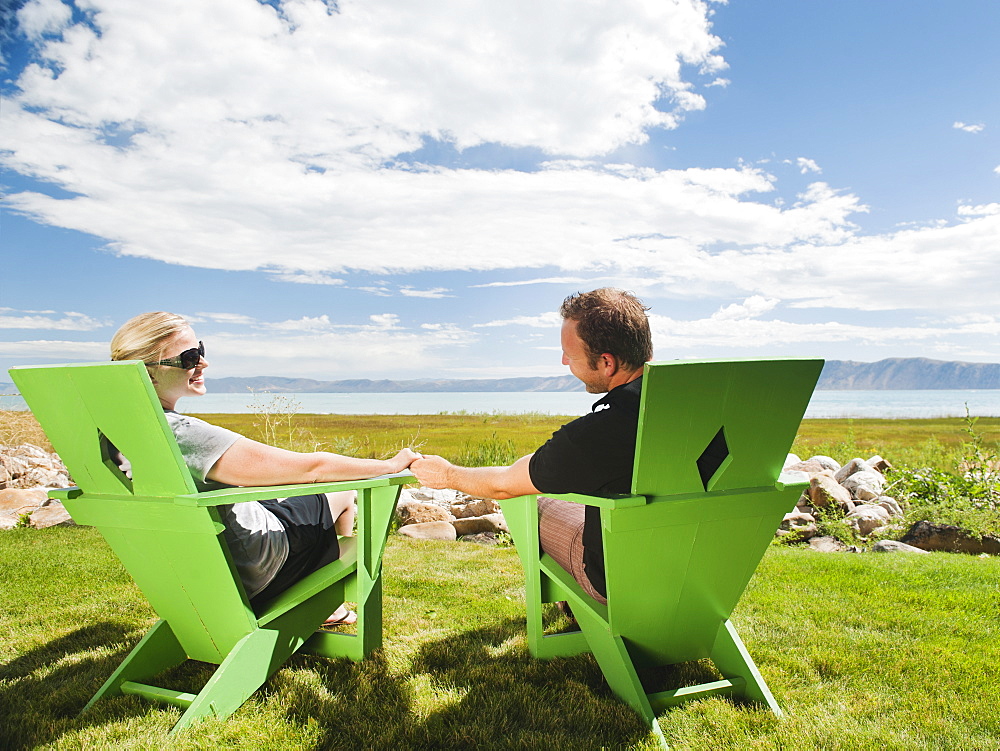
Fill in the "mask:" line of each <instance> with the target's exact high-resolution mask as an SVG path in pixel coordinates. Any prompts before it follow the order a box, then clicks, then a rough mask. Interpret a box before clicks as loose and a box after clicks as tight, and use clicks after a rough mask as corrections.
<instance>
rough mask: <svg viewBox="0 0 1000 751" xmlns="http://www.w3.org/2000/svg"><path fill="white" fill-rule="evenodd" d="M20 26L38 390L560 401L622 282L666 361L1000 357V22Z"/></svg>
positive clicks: (83, 14) (158, 18)
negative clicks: (462, 390) (569, 312)
mask: <svg viewBox="0 0 1000 751" xmlns="http://www.w3.org/2000/svg"><path fill="white" fill-rule="evenodd" d="M0 8H2V9H3V20H4V23H5V37H4V46H3V64H4V70H3V84H2V86H3V101H2V104H0V162H2V169H3V172H2V175H0V184H2V187H3V192H4V199H3V204H2V208H0V210H2V215H0V243H2V246H0V252H2V267H0V366H2V368H3V369H4V370H6V368H8V367H11V366H14V365H23V364H30V363H42V362H68V361H79V360H84V361H85V360H100V359H104V358H106V356H107V355H106V353H107V341H108V340H109V339H110V337H111V335H112V333H113V332H114V331H115V329H116V328H117V327H118V326H119V325H120V324H121V323H123V322H124V321H125V320H127V319H128V318H129V317H130V316H132V315H134V314H136V313H139V312H142V311H146V310H171V311H174V312H178V313H181V314H183V315H185V316H187V317H188V318H189V319H190V320H191V321H192V322H193V323H194V325H195V330H196V332H197V333H198V335H199V336H200V337H201V338H202V339H204V340H205V343H206V347H207V349H208V353H209V360H210V362H211V368H210V370H209V372H208V375H210V376H211V375H215V376H232V375H283V376H302V377H311V378H321V379H342V378H444V377H451V378H488V377H510V376H522V375H556V374H560V373H562V372H564V370H563V368H562V366H561V365H560V364H559V355H560V353H559V345H558V327H559V320H558V316H557V314H556V312H555V311H556V310H557V308H558V305H559V303H560V301H561V300H562V299H563V297H565V296H566V295H568V294H571V293H573V292H577V291H580V290H585V289H592V288H594V287H597V286H602V285H608V284H610V285H615V286H621V287H625V288H627V289H631V290H633V291H634V292H636V293H637V294H638V295H639V296H640V297H642V299H643V300H644V301H645V302H646V303H647V304H648V305H649V306H650V307H651V311H650V314H651V322H652V326H653V332H654V345H655V349H656V357H657V359H676V358H699V357H765V356H819V357H825V358H828V359H848V360H860V361H873V360H878V359H882V358H884V357H931V358H936V359H942V360H964V361H970V362H1000V294H998V293H997V279H1000V139H998V136H997V134H998V133H1000V97H998V95H997V94H998V92H997V88H998V84H997V81H998V80H1000V75H998V72H1000V51H998V50H1000V45H997V44H996V38H997V32H998V31H1000V5H998V4H997V3H996V2H995V0H973V1H966V0H957V2H955V3H950V4H948V5H947V6H945V5H942V4H940V3H931V2H902V1H900V0H886V1H885V2H880V3H877V4H873V3H870V2H853V1H850V0H847V1H844V2H838V3H814V2H807V3H804V2H801V1H800V2H795V3H793V2H785V1H784V0H770V1H769V2H749V0H731V1H730V2H728V3H721V2H694V1H692V0H678V1H677V2H646V1H639V0H633V1H628V0H621V1H620V2H616V3H606V2H585V1H584V0H564V1H563V2H558V1H553V2H548V3H544V4H541V3H537V2H535V1H534V0H531V1H529V2H520V1H519V0H509V2H505V3H496V2H483V1H477V0H434V1H433V2H429V1H428V2H423V1H414V0H366V2H360V0H341V1H340V2H337V3H334V2H332V0H328V1H327V2H325V3H324V2H323V1H322V0H289V1H283V0H273V1H272V2H269V3H262V2H258V1H257V0H213V2H212V3H204V2H202V0H158V2H155V3H136V2H134V0H78V1H77V2H76V3H68V2H63V1H62V0H29V1H28V2H17V1H15V2H11V0H6V1H5V2H4V3H2V4H0ZM0 380H7V379H5V378H4V377H3V375H2V374H0Z"/></svg>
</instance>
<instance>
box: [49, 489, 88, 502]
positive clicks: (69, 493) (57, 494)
mask: <svg viewBox="0 0 1000 751" xmlns="http://www.w3.org/2000/svg"><path fill="white" fill-rule="evenodd" d="M45 492H46V493H48V494H49V498H57V499H58V500H60V501H67V500H73V499H74V498H77V497H78V496H81V495H83V491H82V490H80V488H78V487H75V486H74V487H70V488H45Z"/></svg>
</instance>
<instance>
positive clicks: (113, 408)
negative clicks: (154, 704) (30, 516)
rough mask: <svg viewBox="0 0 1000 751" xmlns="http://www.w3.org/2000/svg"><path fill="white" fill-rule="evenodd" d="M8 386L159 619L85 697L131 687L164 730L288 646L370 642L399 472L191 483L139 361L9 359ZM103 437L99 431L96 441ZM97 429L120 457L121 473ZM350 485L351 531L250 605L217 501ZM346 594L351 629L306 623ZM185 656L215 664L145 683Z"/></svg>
mask: <svg viewBox="0 0 1000 751" xmlns="http://www.w3.org/2000/svg"><path fill="white" fill-rule="evenodd" d="M10 373H11V376H12V378H13V379H14V382H15V383H16V384H17V386H18V388H19V390H20V392H21V395H22V396H23V397H24V399H25V401H26V402H27V403H28V406H29V407H30V408H31V411H32V412H33V413H34V415H35V417H36V418H37V419H38V421H39V422H40V423H41V425H42V427H43V428H44V430H45V433H46V435H47V436H48V438H49V440H50V441H51V442H52V445H53V447H54V448H55V450H56V452H57V453H58V454H59V456H60V457H61V458H62V460H63V462H65V464H66V466H67V467H68V468H69V471H70V473H71V475H72V477H73V480H74V482H76V483H77V485H78V487H76V488H68V489H66V490H62V491H55V492H53V495H57V496H58V497H60V498H62V499H63V502H64V503H65V505H66V508H67V510H68V511H69V513H70V514H71V516H72V517H73V519H74V520H75V521H76V522H77V523H79V524H86V525H92V526H95V527H97V528H98V529H99V530H100V531H101V534H102V535H103V536H104V539H105V540H107V542H108V544H109V545H110V546H111V548H112V549H113V550H114V552H115V554H116V555H117V556H118V557H119V558H120V559H121V562H122V563H123V564H124V566H125V568H126V569H127V570H128V572H129V574H131V576H132V578H133V579H134V580H135V582H136V584H137V585H138V586H139V588H140V589H141V590H142V592H143V594H144V595H145V596H146V598H147V599H148V600H149V603H150V605H152V607H153V609H154V610H155V611H156V613H157V615H158V616H159V620H158V621H157V622H156V624H155V625H154V626H153V627H152V628H151V629H150V630H149V632H148V633H146V635H145V636H144V637H143V638H142V640H141V641H140V642H139V643H138V645H136V647H135V648H134V649H133V650H132V651H131V653H130V654H129V655H128V656H127V657H126V658H125V661H124V662H122V664H121V665H120V666H119V668H118V669H117V670H116V671H115V672H114V674H113V675H112V676H111V677H110V678H109V679H108V680H107V682H106V683H105V684H104V685H103V686H102V687H101V688H100V690H99V691H98V692H97V693H96V694H95V695H94V697H93V698H92V699H91V700H90V702H89V703H88V704H87V706H86V707H84V711H86V710H87V709H89V708H90V707H91V706H93V704H94V703H95V702H97V701H98V700H99V699H100V698H101V697H104V696H115V695H119V694H137V695H139V696H143V697H145V698H147V699H151V700H155V701H159V702H164V703H167V704H172V705H175V706H178V707H181V708H182V709H183V710H184V711H183V714H182V715H181V717H180V719H179V720H178V722H177V723H176V724H175V725H174V728H173V731H172V732H175V733H176V732H177V731H179V730H182V729H183V728H185V727H187V726H189V725H190V724H191V723H193V722H195V721H197V720H198V719H200V718H203V717H208V716H214V717H218V718H225V717H227V716H229V715H230V714H232V713H233V712H234V711H236V710H237V709H238V708H239V707H240V706H241V705H242V704H243V702H245V701H246V700H247V698H249V696H250V695H251V694H253V693H254V691H256V690H257V689H258V688H259V687H260V686H261V685H262V684H263V683H264V682H265V681H266V680H267V679H268V678H269V677H270V676H271V675H272V674H273V673H274V672H275V671H276V670H277V669H278V668H280V667H281V666H282V664H284V662H285V661H286V660H287V659H288V658H289V657H290V656H291V655H292V654H293V653H294V652H296V651H299V652H308V653H310V654H317V655H322V656H326V657H347V658H349V659H351V660H361V659H362V658H364V657H365V656H367V655H368V654H369V653H370V652H371V651H372V650H374V649H376V648H378V647H379V646H381V642H382V588H381V562H382V552H383V550H384V548H385V540H386V535H387V532H388V528H389V522H390V520H391V518H392V514H393V511H394V509H395V506H396V501H397V499H398V496H399V491H400V488H401V485H402V484H403V483H405V482H407V481H408V480H409V479H410V478H412V475H410V474H409V473H402V474H401V475H392V476H385V477H377V478H374V479H371V480H359V481H351V482H330V483H315V484H308V485H286V486H277V487H259V488H246V487H244V488H227V489H223V490H215V491H211V492H201V493H199V492H197V491H196V489H195V485H194V482H193V481H192V479H191V475H190V473H189V471H188V469H187V467H186V466H185V464H184V461H183V459H182V457H181V454H180V450H179V449H178V447H177V443H176V441H175V440H174V436H173V433H172V432H171V431H170V428H169V427H168V426H167V423H166V420H165V419H164V416H163V410H162V408H161V407H160V403H159V401H158V400H157V398H156V393H155V392H154V390H153V386H152V384H151V383H150V380H149V377H148V375H147V373H146V369H145V367H144V366H143V364H142V363H141V362H139V361H128V362H108V363H95V364H82V365H55V366H42V367H27V368H14V369H12V370H11V371H10ZM105 439H107V440H105ZM108 441H110V443H111V444H113V445H114V446H115V447H117V448H118V449H119V450H120V451H121V452H122V454H124V455H125V456H126V457H127V458H128V459H129V461H130V462H131V464H132V479H131V480H130V479H129V478H127V477H126V476H125V475H124V474H123V473H122V472H121V471H120V470H119V469H118V467H117V465H116V464H115V462H114V461H112V459H111V457H110V456H109V449H108ZM338 490H357V492H358V518H357V536H355V537H348V538H341V540H340V547H341V556H340V558H339V559H338V560H336V561H334V562H332V563H330V564H328V565H327V566H325V567H323V568H321V569H319V570H318V571H315V572H313V573H311V574H309V575H308V576H306V577H304V578H303V579H301V580H300V581H298V582H297V583H295V584H294V585H292V587H290V588H289V589H287V590H286V591H284V592H282V593H281V594H279V595H278V596H277V597H275V598H274V599H273V600H271V601H270V602H267V603H265V604H264V605H263V606H262V607H258V609H257V611H256V612H255V611H254V609H253V608H252V607H251V606H250V604H249V601H248V599H247V594H246V592H245V591H244V589H243V586H242V584H241V582H240V579H239V576H238V575H237V574H236V570H235V568H234V566H233V563H232V559H231V557H230V553H229V550H228V548H227V546H226V543H225V539H224V536H223V535H222V530H223V525H222V523H221V522H220V516H219V511H218V506H220V505H222V504H230V503H235V502H238V501H254V500H264V499H267V498H280V497H286V496H292V495H304V494H310V493H323V492H331V491H338ZM345 600H350V601H353V602H356V603H357V604H358V608H357V612H358V621H357V634H347V633H332V632H323V631H318V630H317V629H318V628H319V626H320V624H321V623H322V622H323V621H324V619H326V618H327V617H328V616H329V615H330V613H332V612H333V611H334V610H335V609H336V608H337V607H338V606H339V605H340V604H341V603H343V602H344V601H345ZM185 660H200V661H203V662H207V663H212V664H215V665H218V668H217V669H216V670H215V672H214V673H213V675H212V677H211V678H210V679H209V681H208V683H207V684H206V685H205V686H204V688H202V689H201V691H198V692H197V693H186V692H181V691H174V690H168V689H166V688H160V687H156V686H154V685H151V684H150V683H149V681H150V680H151V679H153V678H154V677H155V676H157V675H158V674H159V673H162V672H163V671H165V670H167V669H169V668H173V667H175V666H177V665H179V664H181V663H183V662H184V661H185Z"/></svg>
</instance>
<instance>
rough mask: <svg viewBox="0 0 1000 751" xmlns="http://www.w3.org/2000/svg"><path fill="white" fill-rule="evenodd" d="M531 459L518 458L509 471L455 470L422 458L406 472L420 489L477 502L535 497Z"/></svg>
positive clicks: (446, 463)
mask: <svg viewBox="0 0 1000 751" xmlns="http://www.w3.org/2000/svg"><path fill="white" fill-rule="evenodd" d="M531 456H532V455H531V454H528V455H527V456H522V457H521V458H520V459H518V460H517V461H516V462H514V463H513V464H511V465H510V466H509V467H459V466H456V465H454V464H452V463H451V462H449V461H448V460H447V459H442V458H441V457H440V456H433V455H430V456H428V455H427V454H424V456H423V458H422V459H417V460H416V461H415V462H413V464H411V465H410V471H411V472H413V474H415V475H416V476H417V479H418V480H420V484H421V485H423V486H424V487H428V488H437V489H443V488H451V489H452V490H459V491H461V492H463V493H468V494H469V495H473V496H476V497H477V498H494V499H498V500H503V499H505V498H514V497H515V496H519V495H534V494H536V493H538V490H537V489H536V488H535V486H534V485H532V484H531V476H530V475H529V474H528V463H529V462H530V461H531Z"/></svg>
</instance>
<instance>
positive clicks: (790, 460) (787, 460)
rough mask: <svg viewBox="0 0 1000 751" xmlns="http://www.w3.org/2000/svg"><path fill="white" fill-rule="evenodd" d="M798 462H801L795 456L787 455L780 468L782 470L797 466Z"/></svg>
mask: <svg viewBox="0 0 1000 751" xmlns="http://www.w3.org/2000/svg"><path fill="white" fill-rule="evenodd" d="M800 461H802V460H801V459H799V457H798V456H796V455H795V454H788V455H787V456H786V457H785V463H784V464H783V465H782V467H781V468H782V469H788V467H790V466H791V465H792V464H798V463H799V462H800Z"/></svg>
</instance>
